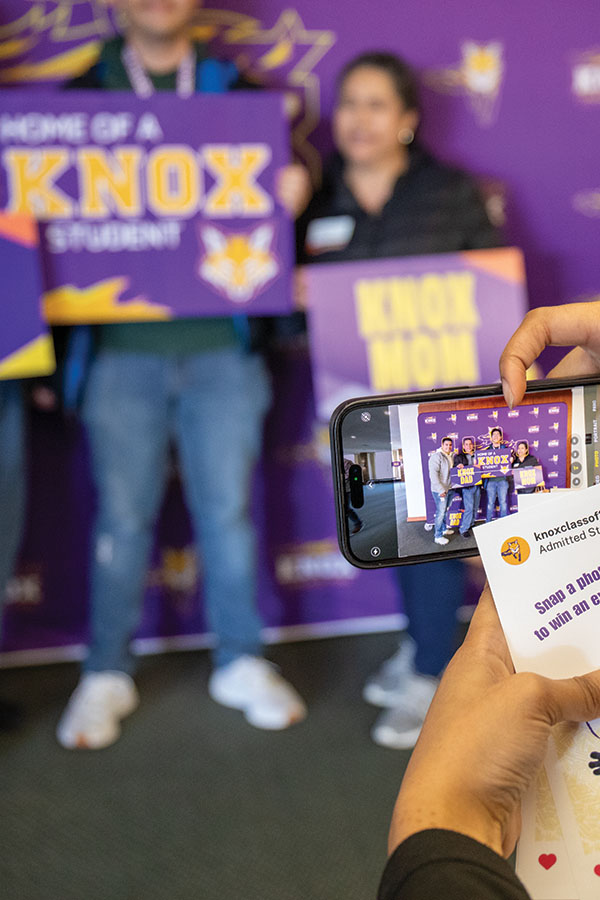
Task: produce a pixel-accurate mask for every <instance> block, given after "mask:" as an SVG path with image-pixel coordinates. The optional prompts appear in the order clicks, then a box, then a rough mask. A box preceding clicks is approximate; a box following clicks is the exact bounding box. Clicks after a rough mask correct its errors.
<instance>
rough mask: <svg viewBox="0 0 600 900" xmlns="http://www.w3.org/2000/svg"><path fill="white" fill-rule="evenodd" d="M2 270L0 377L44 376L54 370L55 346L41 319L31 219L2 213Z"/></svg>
mask: <svg viewBox="0 0 600 900" xmlns="http://www.w3.org/2000/svg"><path fill="white" fill-rule="evenodd" d="M0 271H2V299H1V311H2V319H1V322H2V324H1V326H0V378H2V379H6V378H23V377H27V376H28V375H46V374H48V373H49V372H52V371H53V370H54V348H53V345H52V338H51V337H50V334H49V333H48V328H47V326H46V325H45V323H44V322H43V321H42V315H41V309H40V299H41V294H42V273H41V271H40V259H39V236H38V230H37V226H36V224H35V221H34V220H33V219H32V218H31V217H29V216H24V215H10V214H7V213H0Z"/></svg>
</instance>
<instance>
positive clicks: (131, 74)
mask: <svg viewBox="0 0 600 900" xmlns="http://www.w3.org/2000/svg"><path fill="white" fill-rule="evenodd" d="M115 5H116V6H117V8H118V10H119V11H120V13H122V16H123V21H124V23H125V35H124V36H122V37H121V36H117V37H115V38H114V39H112V40H109V41H108V42H107V43H105V44H104V46H103V47H102V50H101V53H100V57H99V59H98V62H97V63H96V64H95V65H94V66H93V67H92V68H91V69H90V70H89V71H88V72H87V73H86V74H84V75H83V76H81V77H80V78H79V79H77V80H76V81H75V82H73V83H72V84H71V85H70V87H74V88H96V89H103V90H133V91H134V93H136V94H137V95H138V96H139V97H143V98H150V97H152V95H153V94H154V92H155V91H175V92H176V93H177V94H178V95H179V96H180V97H188V96H190V95H191V94H193V93H194V92H211V93H225V92H227V91H229V90H231V89H235V88H237V87H243V83H242V82H241V81H240V78H239V75H238V72H237V70H236V68H235V66H234V64H233V63H231V62H224V61H221V60H218V59H215V58H213V57H211V56H209V55H208V53H207V51H206V49H205V48H204V47H202V46H200V45H196V44H194V43H193V41H192V39H191V36H190V25H191V23H192V20H193V17H194V14H195V12H196V8H197V0H115ZM298 169H299V167H290V169H289V170H285V171H284V172H283V173H280V176H281V177H280V180H279V183H280V191H279V194H280V200H281V202H282V203H284V205H286V206H287V208H288V209H289V210H290V211H291V212H295V211H300V209H301V207H302V202H303V199H302V198H303V196H304V195H305V194H307V192H308V185H307V184H306V180H305V177H304V175H303V172H302V171H300V172H299V171H298ZM269 402H270V387H269V382H268V377H267V372H266V367H265V365H264V361H263V360H262V358H261V357H260V356H259V355H257V354H256V353H252V352H250V348H249V346H248V344H247V340H246V339H245V335H242V334H241V333H240V330H238V329H237V328H236V323H234V320H232V319H231V318H200V319H190V320H179V321H174V322H168V323H165V322H159V323H143V324H138V323H131V324H112V325H102V326H101V327H100V328H99V334H98V337H97V354H96V357H95V360H94V362H93V364H92V369H91V372H90V375H89V383H88V386H87V392H86V396H85V400H84V409H83V415H84V421H85V424H86V427H87V432H88V437H89V443H90V447H91V455H92V466H93V473H94V478H95V482H96V486H97V490H98V518H97V522H96V531H95V538H94V555H93V561H92V573H91V607H92V608H91V647H90V652H89V656H88V658H87V660H86V663H85V665H84V674H83V676H82V679H81V681H80V683H79V685H78V687H77V689H76V691H75V693H74V694H73V696H72V698H71V701H70V703H69V705H68V707H67V709H66V711H65V713H64V714H63V717H62V719H61V721H60V723H59V726H58V732H57V735H58V740H59V741H60V743H61V744H62V745H63V746H65V747H70V748H75V747H87V748H100V747H105V746H108V745H109V744H111V743H113V742H114V741H115V740H116V739H117V738H118V736H119V733H120V724H119V723H120V720H121V719H122V718H124V717H125V716H126V715H128V714H129V713H131V712H132V711H133V710H134V709H135V707H136V706H137V703H138V695H137V690H136V687H135V684H134V682H133V680H132V678H131V673H132V671H133V660H132V658H131V655H130V652H129V646H128V645H129V640H130V637H131V635H132V633H133V632H134V630H135V628H136V625H137V623H138V620H139V615H140V608H141V601H142V596H143V588H144V580H145V574H146V567H147V564H148V557H149V554H150V549H151V546H152V536H153V526H154V523H155V521H156V518H157V515H158V512H159V508H160V503H161V498H162V494H163V489H164V485H165V480H166V471H167V459H168V452H169V442H170V440H174V442H175V443H176V444H177V447H178V450H179V459H180V464H181V469H182V477H183V482H184V486H185V489H186V496H187V500H188V504H189V509H190V514H191V518H192V521H193V525H194V530H195V533H196V536H197V538H198V540H199V542H200V543H201V546H202V557H203V561H204V595H205V605H206V613H207V620H208V625H209V627H210V629H211V630H212V631H213V632H214V633H215V635H216V637H217V640H218V646H217V648H216V650H215V654H214V663H215V669H214V671H213V674H212V676H211V679H210V682H209V693H210V695H211V697H212V698H213V699H214V700H216V701H217V702H219V703H222V704H224V705H225V706H230V707H234V708H236V709H240V710H242V711H243V712H244V714H245V717H246V719H247V720H248V721H249V722H250V723H251V724H252V725H255V726H256V727H258V728H267V729H281V728H286V727H287V726H288V725H290V724H292V723H293V722H296V721H299V720H300V719H302V718H304V716H305V713H306V710H305V707H304V704H303V702H302V700H301V699H300V697H299V696H298V694H297V693H296V692H295V691H294V689H293V688H292V687H291V686H290V685H289V684H287V683H286V682H285V681H284V680H283V678H281V676H280V675H278V674H277V672H276V671H274V670H273V668H272V667H271V666H270V665H269V664H268V663H267V662H266V661H265V660H264V659H263V658H262V656H261V642H260V627H261V621H260V619H259V616H258V613H257V610H256V547H255V545H256V538H255V533H254V528H253V526H252V523H251V521H250V517H249V511H248V505H249V489H250V482H251V474H252V471H253V468H254V465H255V463H256V460H257V458H258V455H259V452H260V446H261V438H262V426H263V420H264V416H265V414H266V412H267V409H268V407H269ZM206 473H210V477H208V478H207V477H206Z"/></svg>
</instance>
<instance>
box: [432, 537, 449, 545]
mask: <svg viewBox="0 0 600 900" xmlns="http://www.w3.org/2000/svg"><path fill="white" fill-rule="evenodd" d="M433 540H434V541H435V543H436V544H448V543H449V541H448V538H445V537H439V538H434V539H433Z"/></svg>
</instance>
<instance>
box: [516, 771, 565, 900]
mask: <svg viewBox="0 0 600 900" xmlns="http://www.w3.org/2000/svg"><path fill="white" fill-rule="evenodd" d="M517 875H518V876H519V878H520V879H521V881H522V882H523V884H524V885H525V887H526V888H527V890H528V891H529V893H530V895H531V897H532V898H533V900H576V894H577V890H576V888H575V882H574V880H573V874H572V872H571V866H570V863H569V855H568V852H567V847H566V844H565V841H564V839H563V834H562V829H561V825H560V820H559V817H558V812H557V809H556V806H555V803H554V797H553V795H552V791H551V790H550V783H549V781H548V776H547V774H546V769H545V768H543V767H542V768H541V769H540V771H539V773H538V778H537V780H536V782H534V784H532V785H531V787H530V789H529V790H528V791H527V794H526V795H525V797H524V798H523V802H522V804H521V836H520V837H519V843H518V845H517Z"/></svg>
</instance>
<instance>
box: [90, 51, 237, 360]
mask: <svg viewBox="0 0 600 900" xmlns="http://www.w3.org/2000/svg"><path fill="white" fill-rule="evenodd" d="M123 43H124V42H123V38H122V37H116V38H113V39H112V40H110V41H107V42H106V44H105V45H104V47H103V49H102V53H101V56H100V60H101V62H102V64H103V76H104V87H105V89H106V90H109V91H130V90H131V84H130V81H129V77H128V75H127V72H126V70H125V66H124V65H123V61H122V59H121V51H122V49H123ZM197 54H198V58H199V59H202V58H203V56H204V54H203V51H202V47H200V46H198V47H197ZM147 75H148V77H149V78H150V80H151V82H152V84H153V85H154V88H155V90H157V91H174V90H175V87H176V82H177V72H176V71H174V72H167V73H165V74H161V75H153V74H152V73H151V72H147ZM157 302H160V298H157ZM98 341H99V346H100V347H102V348H106V349H110V350H116V351H126V352H134V353H160V354H162V355H167V354H168V355H171V354H190V353H197V352H199V351H201V350H208V349H212V350H215V349H218V348H220V347H230V346H232V345H234V344H236V343H237V342H238V340H237V336H236V333H235V330H234V326H233V320H232V319H231V318H198V319H175V320H174V321H172V322H128V323H121V322H119V323H115V324H110V325H101V326H100V327H99V329H98Z"/></svg>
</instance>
